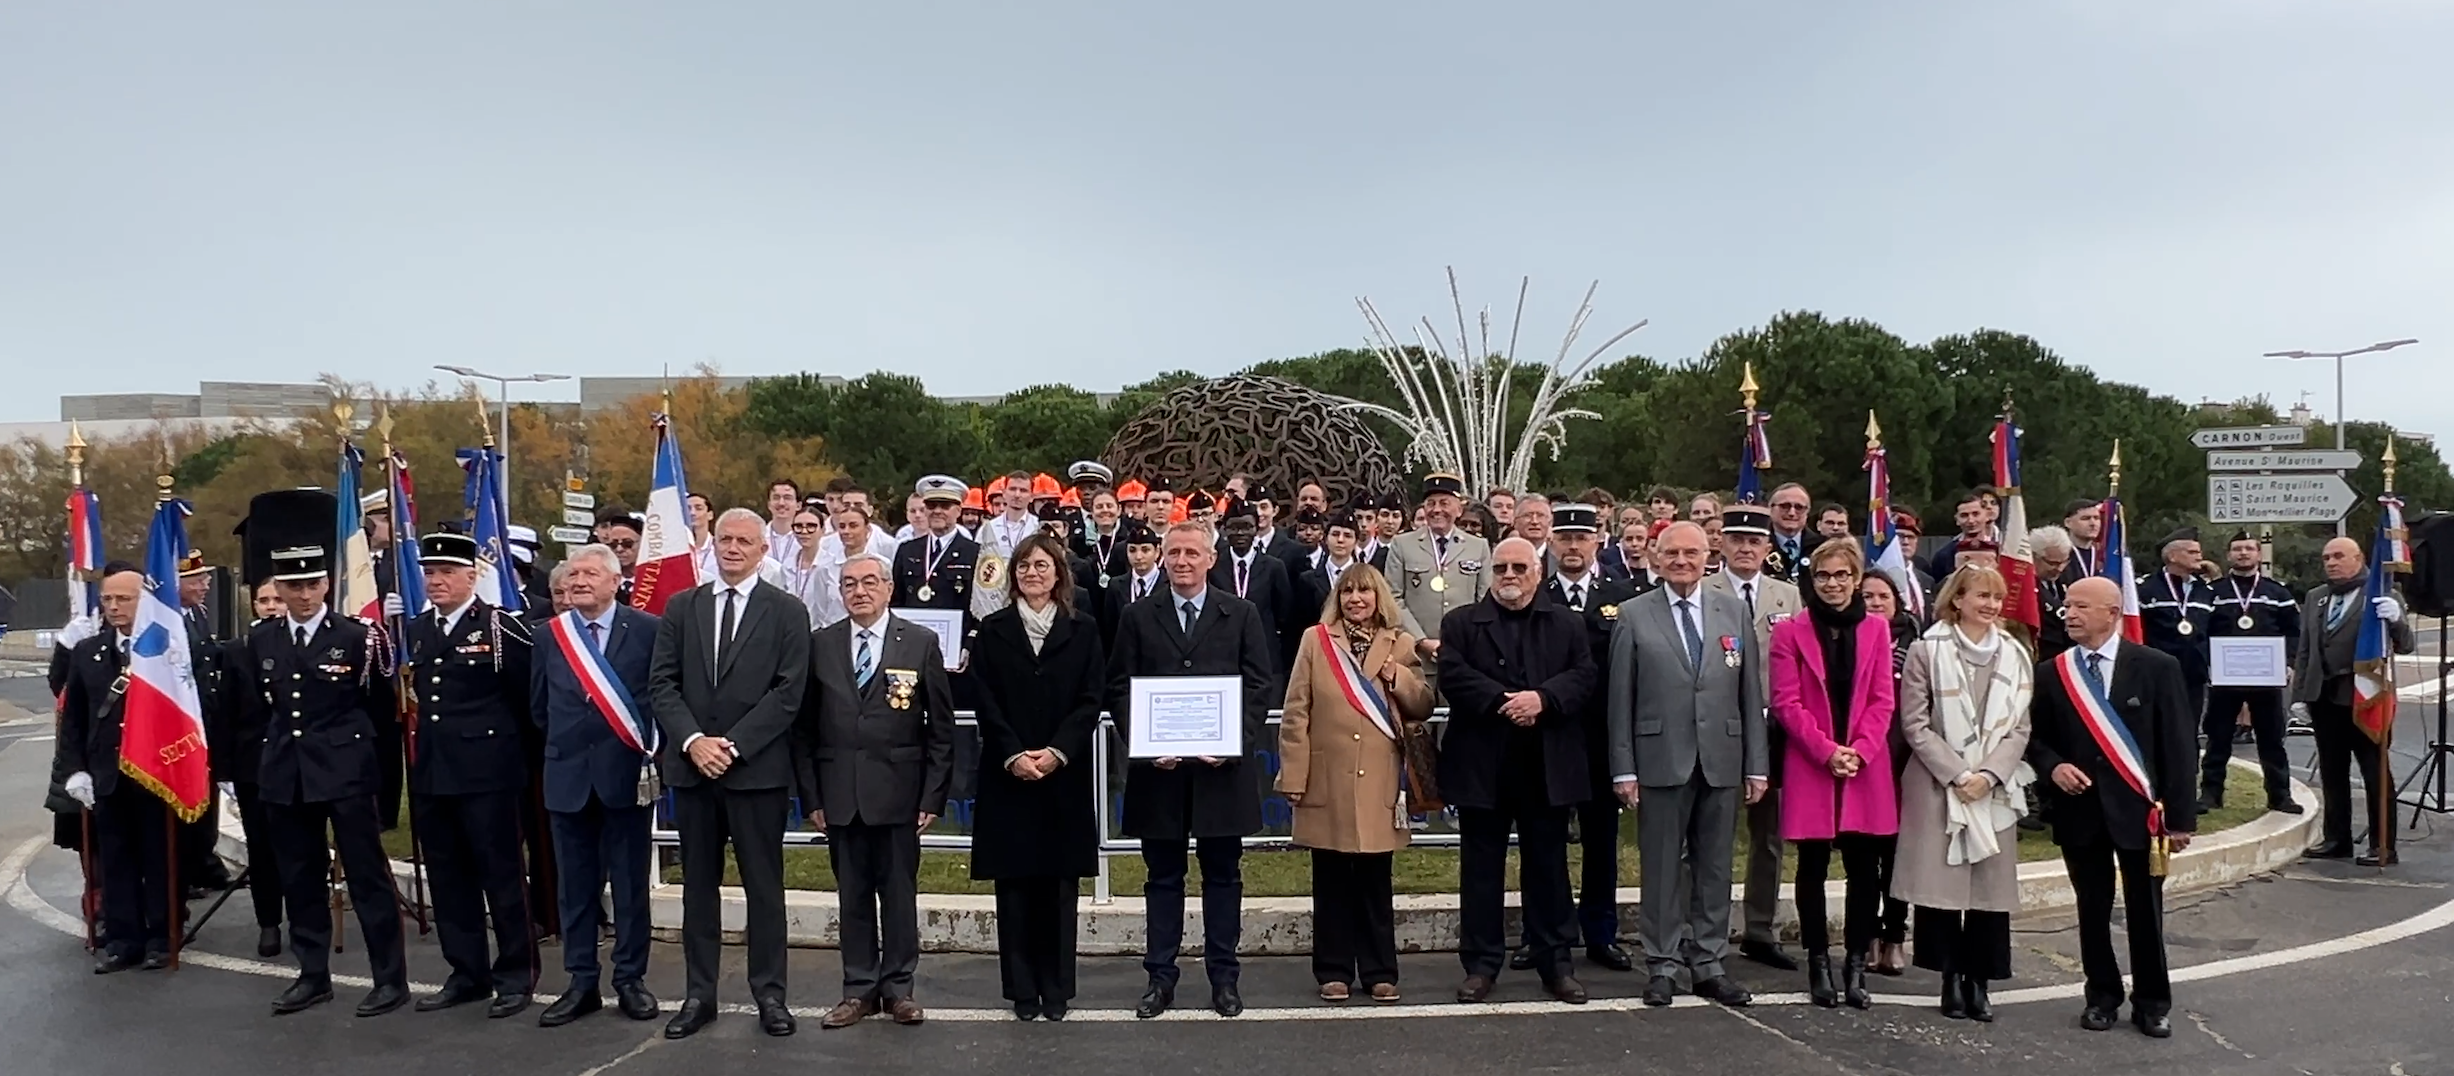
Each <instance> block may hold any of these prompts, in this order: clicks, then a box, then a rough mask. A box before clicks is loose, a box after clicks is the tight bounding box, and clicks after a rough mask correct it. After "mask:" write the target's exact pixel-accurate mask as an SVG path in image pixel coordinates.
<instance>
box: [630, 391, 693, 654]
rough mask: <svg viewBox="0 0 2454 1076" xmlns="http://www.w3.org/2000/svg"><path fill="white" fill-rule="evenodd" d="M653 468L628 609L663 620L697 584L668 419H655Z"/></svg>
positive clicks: (678, 458) (686, 502)
mask: <svg viewBox="0 0 2454 1076" xmlns="http://www.w3.org/2000/svg"><path fill="white" fill-rule="evenodd" d="M654 421H655V425H656V469H655V475H654V479H653V481H652V483H651V484H650V487H649V489H648V507H647V511H646V512H644V513H642V514H643V515H644V516H645V517H646V523H645V526H646V530H645V532H643V533H642V534H640V536H639V563H638V566H637V567H635V568H633V569H632V571H631V605H632V606H633V607H634V608H638V609H642V610H645V611H647V612H650V613H654V614H657V615H659V616H662V615H663V614H664V611H665V603H666V602H668V601H671V600H672V599H673V596H674V595H676V594H679V593H681V592H683V591H685V590H689V589H690V588H691V587H694V586H697V585H698V581H699V580H698V565H697V564H695V563H694V562H693V560H692V557H691V533H690V487H689V486H688V485H687V484H686V483H685V482H684V481H683V479H682V446H681V445H680V444H678V443H676V442H675V441H674V439H673V423H672V421H671V420H670V418H669V417H668V416H665V415H662V414H659V415H657V416H656V417H655V420H654Z"/></svg>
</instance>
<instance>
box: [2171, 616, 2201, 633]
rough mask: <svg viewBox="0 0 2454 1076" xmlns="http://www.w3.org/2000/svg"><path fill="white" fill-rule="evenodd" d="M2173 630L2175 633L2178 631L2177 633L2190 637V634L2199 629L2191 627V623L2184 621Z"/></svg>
mask: <svg viewBox="0 0 2454 1076" xmlns="http://www.w3.org/2000/svg"><path fill="white" fill-rule="evenodd" d="M2173 630H2174V631H2177V632H2180V633H2182V634H2183V635H2188V634H2190V633H2191V632H2193V631H2197V630H2198V629H2196V628H2193V627H2191V626H2190V622H2189V621H2187V620H2184V621H2182V622H2181V623H2180V624H2178V625H2175V626H2174V628H2173Z"/></svg>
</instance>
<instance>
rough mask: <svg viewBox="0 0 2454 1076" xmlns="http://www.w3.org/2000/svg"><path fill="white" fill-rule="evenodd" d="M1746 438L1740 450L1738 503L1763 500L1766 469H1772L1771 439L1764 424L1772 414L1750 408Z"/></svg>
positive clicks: (1757, 502)
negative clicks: (1765, 431)
mask: <svg viewBox="0 0 2454 1076" xmlns="http://www.w3.org/2000/svg"><path fill="white" fill-rule="evenodd" d="M1744 413H1745V415H1746V416H1747V434H1746V440H1745V441H1743V442H1742V443H1741V444H1740V445H1739V449H1738V503H1740V504H1762V503H1764V472H1765V471H1768V470H1771V469H1772V442H1771V441H1770V440H1767V439H1766V437H1765V434H1764V424H1765V423H1766V422H1768V421H1770V420H1771V419H1772V414H1771V413H1770V412H1767V411H1763V410H1760V409H1757V408H1753V407H1750V408H1747V409H1746V411H1745V412H1744Z"/></svg>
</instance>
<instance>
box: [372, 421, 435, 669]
mask: <svg viewBox="0 0 2454 1076" xmlns="http://www.w3.org/2000/svg"><path fill="white" fill-rule="evenodd" d="M385 470H387V471H389V472H390V474H388V475H387V476H386V477H385V480H384V503H385V504H386V505H387V506H389V507H390V508H391V509H392V555H391V556H389V557H385V558H384V566H385V567H387V568H389V569H391V571H392V593H394V594H398V595H400V609H401V619H402V620H404V621H406V620H407V619H408V618H410V617H413V616H416V615H418V614H420V613H423V612H425V611H426V606H427V602H426V569H425V568H423V567H420V566H419V564H418V506H417V497H416V495H415V494H414V493H413V492H412V491H411V489H410V487H409V461H408V460H406V459H403V458H402V457H401V454H400V450H399V449H393V450H392V452H391V466H390V467H387V468H385ZM378 612H380V610H378ZM384 627H385V629H386V632H385V633H386V634H388V635H390V636H391V637H392V642H393V648H394V651H395V654H396V656H397V659H398V660H399V661H400V662H401V663H402V664H407V663H408V661H409V633H408V632H407V631H406V630H403V629H404V627H405V625H403V624H400V623H390V624H386V625H384Z"/></svg>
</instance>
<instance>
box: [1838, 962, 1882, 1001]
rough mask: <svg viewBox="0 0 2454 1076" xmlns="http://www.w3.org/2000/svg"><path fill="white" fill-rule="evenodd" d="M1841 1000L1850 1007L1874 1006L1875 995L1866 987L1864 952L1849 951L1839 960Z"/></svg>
mask: <svg viewBox="0 0 2454 1076" xmlns="http://www.w3.org/2000/svg"><path fill="white" fill-rule="evenodd" d="M1841 1000H1843V1001H1846V1002H1848V1003H1849V1007H1850V1008H1852V1009H1871V1008H1874V1007H1875V996H1874V994H1873V993H1871V992H1869V991H1868V990H1867V989H1866V954H1864V953H1851V954H1849V956H1848V958H1847V959H1844V960H1842V961H1841Z"/></svg>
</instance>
